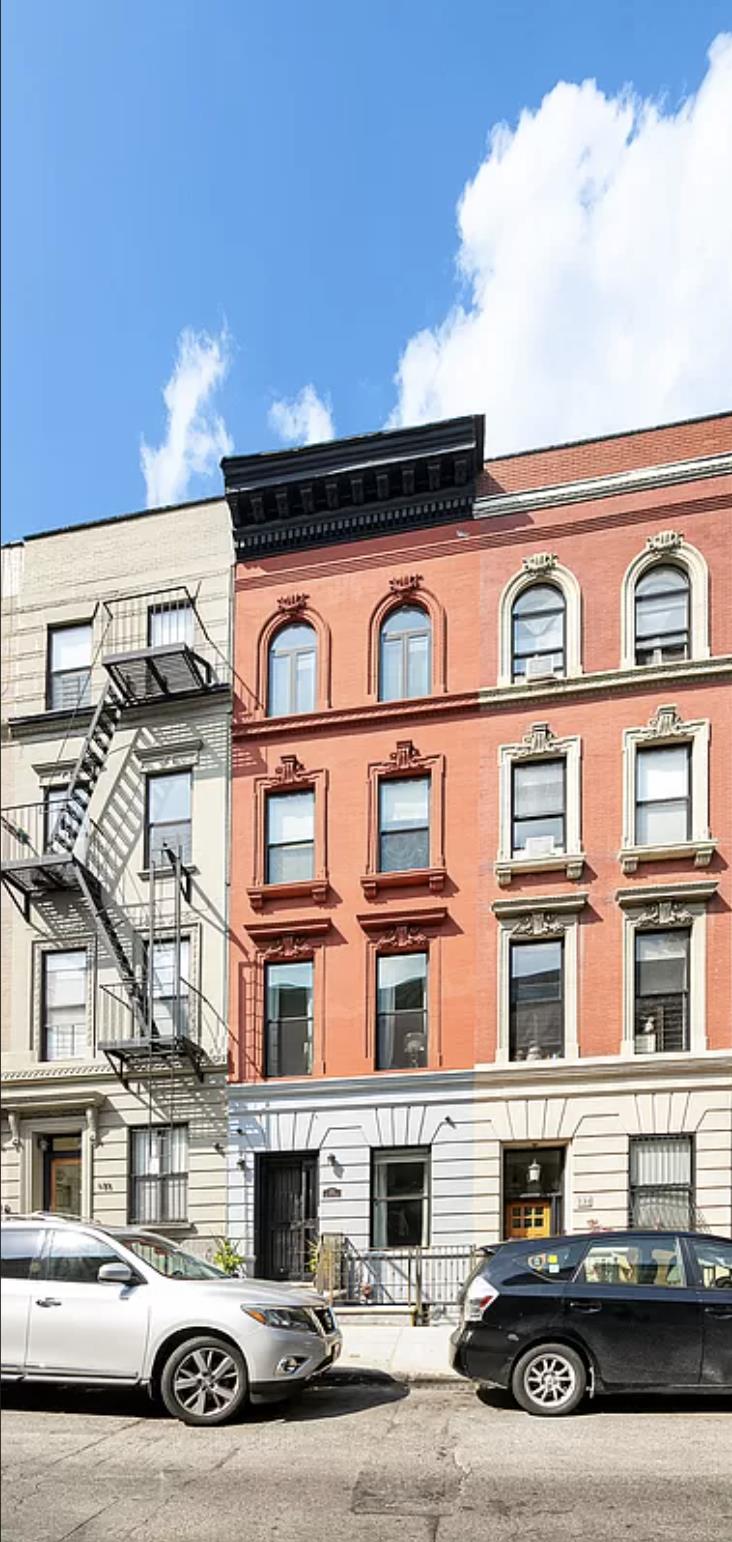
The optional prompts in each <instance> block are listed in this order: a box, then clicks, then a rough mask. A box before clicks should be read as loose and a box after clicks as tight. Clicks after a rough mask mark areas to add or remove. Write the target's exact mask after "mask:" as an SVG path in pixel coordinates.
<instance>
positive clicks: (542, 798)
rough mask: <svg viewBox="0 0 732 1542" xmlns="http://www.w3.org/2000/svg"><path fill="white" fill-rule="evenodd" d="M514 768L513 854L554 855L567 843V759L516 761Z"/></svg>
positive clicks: (562, 849)
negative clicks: (553, 853)
mask: <svg viewBox="0 0 732 1542" xmlns="http://www.w3.org/2000/svg"><path fill="white" fill-rule="evenodd" d="M512 771H513V799H512V802H513V809H512V835H511V850H512V855H513V856H525V857H539V856H550V855H551V854H552V852H555V851H564V850H565V847H566V833H565V820H566V797H567V794H566V780H567V778H566V763H565V761H564V759H558V760H534V761H528V762H526V763H520V762H516V763H514V765H513V767H512Z"/></svg>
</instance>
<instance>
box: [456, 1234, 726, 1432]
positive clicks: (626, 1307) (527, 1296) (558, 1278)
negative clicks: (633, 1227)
mask: <svg viewBox="0 0 732 1542" xmlns="http://www.w3.org/2000/svg"><path fill="white" fill-rule="evenodd" d="M483 1251H484V1257H483V1259H482V1260H481V1263H480V1264H479V1265H478V1267H477V1268H476V1270H475V1271H474V1273H473V1274H472V1275H471V1276H470V1279H469V1280H468V1282H467V1284H466V1285H465V1286H464V1288H463V1291H462V1297H461V1306H460V1324H459V1327H458V1328H457V1329H456V1331H455V1333H453V1335H452V1339H451V1341H450V1342H451V1346H452V1347H451V1360H452V1365H453V1367H454V1369H455V1370H456V1371H459V1372H460V1373H461V1375H463V1376H467V1377H469V1378H471V1379H472V1380H473V1381H477V1382H482V1383H483V1384H490V1385H493V1386H499V1387H510V1389H511V1391H512V1393H513V1395H514V1397H515V1398H516V1401H517V1402H518V1403H519V1404H520V1405H521V1407H522V1408H525V1409H526V1411H527V1413H532V1414H541V1415H545V1416H547V1415H548V1416H556V1415H558V1414H568V1413H572V1411H573V1409H575V1408H576V1407H577V1405H578V1403H580V1402H581V1400H582V1398H583V1397H584V1395H585V1392H586V1391H588V1390H589V1391H590V1393H595V1392H598V1393H599V1392H640V1391H644V1392H694V1393H700V1392H716V1393H722V1392H732V1241H731V1240H730V1239H729V1238H725V1237H711V1236H706V1235H704V1234H703V1233H701V1232H685V1231H649V1232H644V1231H612V1232H611V1231H606V1232H589V1233H587V1232H586V1233H584V1234H583V1235H582V1236H566V1237H542V1238H535V1239H534V1240H533V1241H520V1242H516V1241H510V1242H501V1243H497V1244H496V1246H495V1247H493V1248H485V1249H484V1250H483Z"/></svg>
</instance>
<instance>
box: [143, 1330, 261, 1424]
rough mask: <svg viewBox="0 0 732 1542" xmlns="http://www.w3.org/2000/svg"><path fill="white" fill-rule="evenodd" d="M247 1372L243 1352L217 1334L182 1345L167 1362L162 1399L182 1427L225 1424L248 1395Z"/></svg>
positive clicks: (162, 1376)
mask: <svg viewBox="0 0 732 1542" xmlns="http://www.w3.org/2000/svg"><path fill="white" fill-rule="evenodd" d="M247 1385H248V1381H247V1368H246V1362H245V1360H244V1356H243V1354H242V1353H241V1350H240V1349H237V1348H236V1346H235V1345H234V1344H231V1343H230V1342H229V1340H228V1339H221V1338H218V1337H217V1336H216V1334H215V1333H210V1334H209V1333H207V1334H197V1335H196V1337H195V1338H190V1339H186V1340H185V1341H184V1343H182V1344H179V1345H178V1347H177V1349H174V1350H173V1352H172V1354H170V1355H169V1356H168V1358H167V1360H166V1361H165V1364H164V1366H163V1371H162V1375H161V1377H160V1396H161V1398H162V1401H163V1403H164V1405H165V1407H166V1409H167V1411H168V1413H169V1414H172V1415H173V1418H174V1419H180V1420H181V1423H183V1424H197V1425H214V1424H224V1423H225V1422H226V1421H227V1419H233V1417H234V1415H235V1414H236V1413H238V1411H239V1409H240V1408H241V1406H242V1403H243V1402H244V1399H245V1398H246V1395H247Z"/></svg>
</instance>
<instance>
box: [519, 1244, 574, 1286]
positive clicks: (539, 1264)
mask: <svg viewBox="0 0 732 1542" xmlns="http://www.w3.org/2000/svg"><path fill="white" fill-rule="evenodd" d="M586 1246H587V1243H586V1241H585V1240H584V1238H582V1239H580V1240H578V1241H575V1242H562V1243H559V1244H558V1245H556V1246H552V1245H551V1243H547V1245H546V1247H541V1248H537V1249H536V1251H535V1252H532V1253H529V1254H528V1256H527V1257H526V1260H525V1262H526V1264H527V1266H528V1268H529V1269H530V1270H531V1272H532V1274H538V1275H539V1276H540V1277H541V1279H543V1280H571V1279H572V1277H573V1275H574V1273H575V1270H576V1268H577V1265H578V1264H579V1261H580V1259H581V1257H582V1254H583V1252H584V1250H585V1248H586Z"/></svg>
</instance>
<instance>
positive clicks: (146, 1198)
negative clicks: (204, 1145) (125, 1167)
mask: <svg viewBox="0 0 732 1542" xmlns="http://www.w3.org/2000/svg"><path fill="white" fill-rule="evenodd" d="M130 1138H131V1144H130V1221H131V1223H132V1224H133V1225H135V1226H155V1225H159V1226H162V1225H165V1224H169V1223H170V1222H171V1221H185V1220H186V1219H187V1211H188V1126H187V1125H186V1124H173V1125H160V1126H155V1125H154V1126H152V1128H149V1127H148V1128H146V1129H142V1130H132V1131H131V1132H130Z"/></svg>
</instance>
